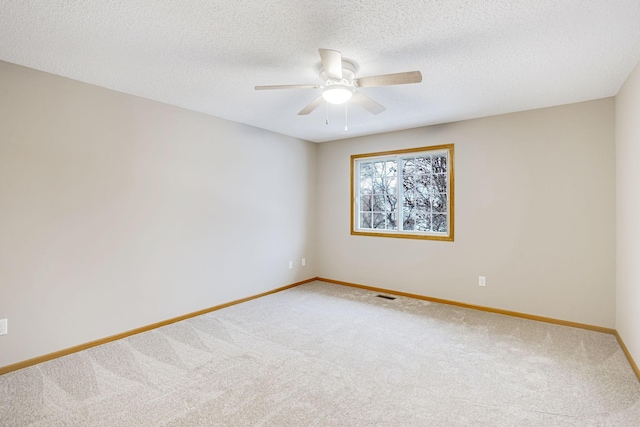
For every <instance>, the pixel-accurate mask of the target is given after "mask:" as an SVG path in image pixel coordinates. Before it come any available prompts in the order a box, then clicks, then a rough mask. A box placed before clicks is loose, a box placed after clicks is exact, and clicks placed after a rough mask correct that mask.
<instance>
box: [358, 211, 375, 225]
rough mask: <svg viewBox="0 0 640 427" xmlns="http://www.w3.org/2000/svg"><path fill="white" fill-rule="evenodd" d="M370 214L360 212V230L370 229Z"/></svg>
mask: <svg viewBox="0 0 640 427" xmlns="http://www.w3.org/2000/svg"><path fill="white" fill-rule="evenodd" d="M371 216H372V215H371V212H360V228H371Z"/></svg>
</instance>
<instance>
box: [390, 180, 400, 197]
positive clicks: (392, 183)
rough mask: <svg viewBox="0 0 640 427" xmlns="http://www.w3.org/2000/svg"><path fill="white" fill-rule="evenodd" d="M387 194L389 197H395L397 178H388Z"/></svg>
mask: <svg viewBox="0 0 640 427" xmlns="http://www.w3.org/2000/svg"><path fill="white" fill-rule="evenodd" d="M387 192H388V193H389V194H390V195H391V194H393V196H394V197H396V194H397V193H398V178H397V177H395V176H394V177H388V178H387Z"/></svg>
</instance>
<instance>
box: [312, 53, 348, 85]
mask: <svg viewBox="0 0 640 427" xmlns="http://www.w3.org/2000/svg"><path fill="white" fill-rule="evenodd" d="M318 52H320V59H321V60H322V68H324V71H325V72H326V73H327V77H329V78H330V79H341V78H342V55H341V54H340V52H338V51H337V50H331V49H318Z"/></svg>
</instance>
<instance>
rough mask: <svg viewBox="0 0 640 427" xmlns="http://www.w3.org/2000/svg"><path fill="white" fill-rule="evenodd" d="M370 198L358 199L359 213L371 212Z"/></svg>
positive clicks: (362, 197)
mask: <svg viewBox="0 0 640 427" xmlns="http://www.w3.org/2000/svg"><path fill="white" fill-rule="evenodd" d="M371 202H372V200H371V196H361V197H360V210H361V211H371V210H373V206H372V204H371Z"/></svg>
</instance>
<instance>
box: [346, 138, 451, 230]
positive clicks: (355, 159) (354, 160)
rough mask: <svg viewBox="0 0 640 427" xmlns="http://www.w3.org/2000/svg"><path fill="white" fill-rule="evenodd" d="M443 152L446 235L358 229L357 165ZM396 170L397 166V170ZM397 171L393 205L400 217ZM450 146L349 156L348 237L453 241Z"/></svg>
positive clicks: (400, 186) (400, 207)
mask: <svg viewBox="0 0 640 427" xmlns="http://www.w3.org/2000/svg"><path fill="white" fill-rule="evenodd" d="M443 151H444V152H446V154H447V170H446V174H447V190H448V191H447V193H446V194H447V195H448V197H447V210H446V212H447V225H448V232H446V233H442V232H421V231H408V230H376V231H372V229H362V228H359V222H360V213H359V212H360V209H359V204H360V184H361V182H360V180H359V163H360V162H361V161H362V160H363V159H372V160H376V159H380V160H382V159H384V158H385V157H389V158H394V159H396V160H397V161H398V160H400V159H402V158H407V157H410V156H409V155H410V154H420V153H430V152H433V153H437V152H443ZM398 169H400V167H398ZM356 174H358V181H356ZM400 178H401V172H398V180H397V185H396V186H397V188H398V193H397V194H398V198H397V204H398V205H399V208H398V215H400V210H401V209H402V202H401V198H400V194H402V193H401V191H402V190H401V188H402V182H401V179H400ZM454 200H455V199H454V145H453V144H443V145H433V146H428V147H417V148H408V149H402V150H392V151H380V152H375V153H365V154H354V155H352V156H351V234H352V235H357V236H374V237H393V238H402V239H422V240H438V241H449V242H452V241H453V240H454V224H455V216H454ZM401 224H402V220H401V219H400V218H398V226H401Z"/></svg>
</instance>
